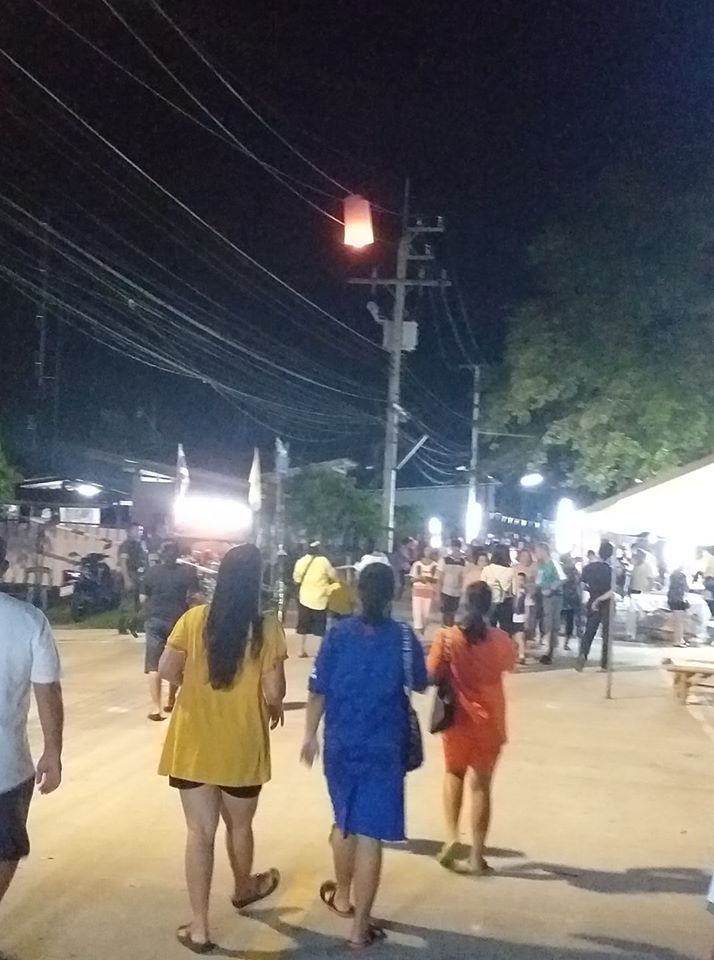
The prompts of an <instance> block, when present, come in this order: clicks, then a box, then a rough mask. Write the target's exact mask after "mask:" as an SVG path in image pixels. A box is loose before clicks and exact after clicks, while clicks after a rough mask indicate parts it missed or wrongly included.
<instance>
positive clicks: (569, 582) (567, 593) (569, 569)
mask: <svg viewBox="0 0 714 960" xmlns="http://www.w3.org/2000/svg"><path fill="white" fill-rule="evenodd" d="M562 567H563V573H564V574H565V581H564V582H563V625H564V628H565V644H564V646H563V649H564V650H570V641H571V640H572V639H573V636H577V637H578V639H579V638H580V632H581V630H580V623H581V619H582V609H583V588H582V585H581V583H580V574H579V572H578V568H577V567H576V566H575V562H574V561H573V558H572V557H571V556H570V555H567V554H566V556H564V557H562Z"/></svg>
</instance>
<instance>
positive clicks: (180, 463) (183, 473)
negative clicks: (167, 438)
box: [176, 443, 191, 497]
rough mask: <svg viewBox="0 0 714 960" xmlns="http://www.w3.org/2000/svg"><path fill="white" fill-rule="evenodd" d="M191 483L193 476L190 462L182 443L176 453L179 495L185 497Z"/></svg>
mask: <svg viewBox="0 0 714 960" xmlns="http://www.w3.org/2000/svg"><path fill="white" fill-rule="evenodd" d="M190 485H191V477H190V476H189V473H188V462H187V460H186V454H185V453H184V451H183V444H182V443H180V444H179V445H178V453H177V455H176V493H177V494H178V496H179V497H185V496H186V494H187V493H188V488H189V487H190Z"/></svg>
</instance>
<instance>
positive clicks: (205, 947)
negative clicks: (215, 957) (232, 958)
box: [176, 927, 216, 953]
mask: <svg viewBox="0 0 714 960" xmlns="http://www.w3.org/2000/svg"><path fill="white" fill-rule="evenodd" d="M176 939H177V940H178V942H179V943H180V944H181V946H182V947H186V949H187V950H190V951H191V953H213V951H214V950H215V949H216V945H215V943H211V941H210V940H206V942H205V943H196V941H195V940H193V939H192V938H191V928H190V927H179V928H178V930H177V931H176Z"/></svg>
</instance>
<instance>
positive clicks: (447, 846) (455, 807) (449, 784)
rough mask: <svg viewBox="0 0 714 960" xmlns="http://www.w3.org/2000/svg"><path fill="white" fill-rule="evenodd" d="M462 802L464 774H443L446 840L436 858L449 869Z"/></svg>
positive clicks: (456, 841)
mask: <svg viewBox="0 0 714 960" xmlns="http://www.w3.org/2000/svg"><path fill="white" fill-rule="evenodd" d="M463 802H464V775H463V774H457V773H449V772H448V770H447V772H446V773H445V774H444V820H445V822H446V841H445V843H444V846H443V847H442V848H441V852H440V853H439V854H438V855H437V860H438V861H439V863H440V864H441V865H442V867H446V868H447V869H449V868H450V867H452V866H453V865H454V860H455V859H456V845H457V844H458V842H459V821H460V820H461V807H462V805H463Z"/></svg>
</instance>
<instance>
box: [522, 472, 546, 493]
mask: <svg viewBox="0 0 714 960" xmlns="http://www.w3.org/2000/svg"><path fill="white" fill-rule="evenodd" d="M544 480H545V477H544V476H543V474H542V473H538V471H534V472H533V473H527V474H525V476H523V477H521V486H522V487H525V488H526V489H530V488H531V487H539V486H540V485H541V483H543V481H544Z"/></svg>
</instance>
